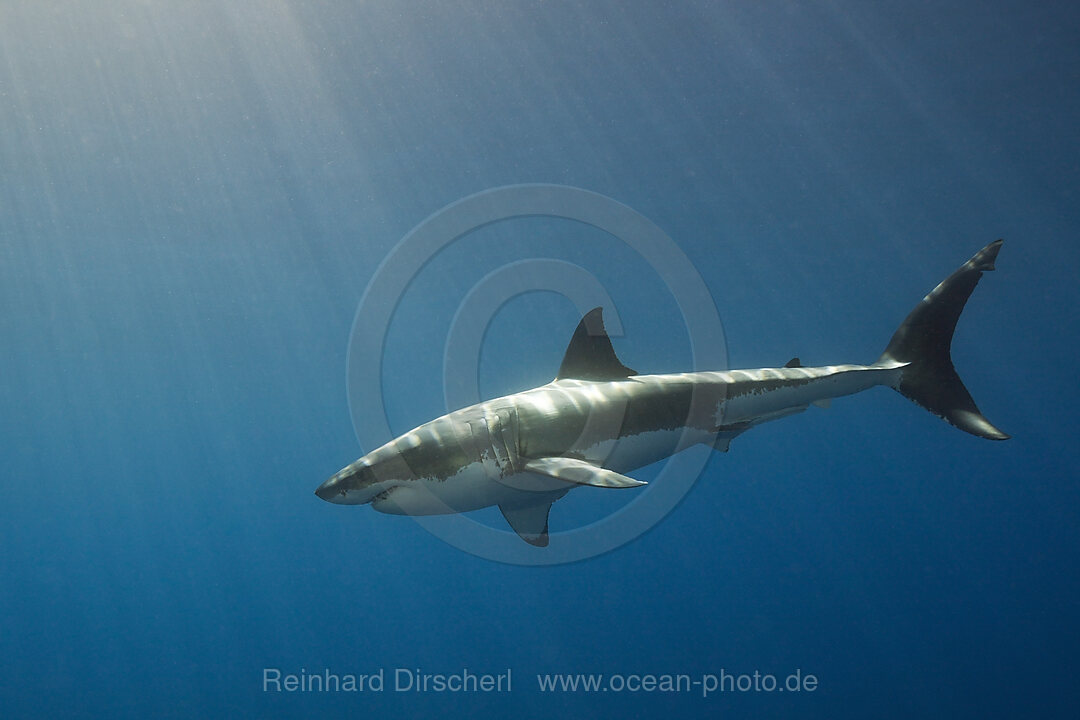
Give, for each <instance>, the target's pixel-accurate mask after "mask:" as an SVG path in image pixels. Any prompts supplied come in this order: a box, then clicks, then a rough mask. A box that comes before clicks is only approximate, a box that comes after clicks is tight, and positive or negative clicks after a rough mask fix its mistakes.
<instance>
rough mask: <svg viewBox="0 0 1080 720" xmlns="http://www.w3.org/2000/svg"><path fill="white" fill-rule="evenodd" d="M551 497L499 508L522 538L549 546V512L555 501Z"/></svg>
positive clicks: (542, 545)
mask: <svg viewBox="0 0 1080 720" xmlns="http://www.w3.org/2000/svg"><path fill="white" fill-rule="evenodd" d="M550 497H551V496H550V495H548V496H547V498H545V499H542V500H539V501H537V502H534V503H529V504H525V505H500V506H499V510H501V511H502V514H503V517H504V518H506V522H508V523H510V527H512V528H513V529H514V532H516V533H517V534H518V536H519V537H520V538H521V539H522V540H524V541H525V542H527V543H529V544H530V545H535V546H536V547H547V545H548V513H550V512H551V505H552V503H554V502H555V501H554V500H551V499H550Z"/></svg>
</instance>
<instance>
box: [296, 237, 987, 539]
mask: <svg viewBox="0 0 1080 720" xmlns="http://www.w3.org/2000/svg"><path fill="white" fill-rule="evenodd" d="M1001 245H1002V241H1001V240H997V241H995V242H992V243H990V244H989V245H987V246H986V247H985V248H983V249H982V250H980V251H979V252H978V253H976V254H975V256H974V257H972V258H971V260H969V261H968V262H966V263H965V264H964V265H962V266H961V267H960V268H959V269H958V270H957V271H956V272H954V273H953V274H952V275H950V276H949V277H948V278H946V279H945V280H944V281H943V282H942V283H941V284H939V285H938V286H937V287H936V288H935V289H934V290H933V291H931V292H930V293H929V294H928V295H927V296H926V297H925V298H923V300H922V301H921V302H920V303H919V304H918V305H917V306H916V307H915V309H914V310H912V311H911V313H910V314H909V315H908V317H907V318H906V319H905V321H904V322H903V323H902V324H901V325H900V327H899V329H897V331H896V333H895V334H894V335H893V338H892V340H891V341H890V343H889V345H888V347H887V348H886V350H885V352H884V353H883V354H882V355H881V357H879V358H878V360H877V361H876V362H874V363H873V364H871V365H828V366H823V367H802V366H801V363H800V362H799V360H798V358H795V359H793V360H791V361H790V362H788V363H787V364H786V365H785V366H784V367H779V368H759V369H754V370H731V371H726V372H695V373H675V374H664V375H638V374H637V373H635V372H634V371H633V370H631V369H630V368H628V367H626V366H625V365H623V364H622V362H620V361H619V359H618V357H616V355H615V351H614V349H613V347H612V345H611V340H610V339H609V338H608V336H607V333H606V332H605V331H604V325H603V314H602V313H603V311H602V309H601V308H595V309H593V310H591V311H590V312H589V313H587V314H586V315H585V316H584V317H583V318H582V320H581V322H580V324H579V325H578V327H577V330H576V331H575V332H574V335H573V337H572V338H571V340H570V343H569V346H568V348H567V351H566V355H565V357H564V359H563V363H562V366H561V367H560V369H559V373H558V375H557V376H556V378H555V380H553V381H552V382H550V383H548V384H547V385H543V386H541V387H538V388H534V389H532V390H526V391H525V392H520V393H516V394H513V395H507V396H504V397H500V398H496V399H494V400H488V401H486V402H482V403H478V404H476V405H472V406H469V407H466V408H462V409H460V410H456V411H454V412H451V413H449V414H447V415H443V416H442V417H439V418H436V419H434V420H432V421H430V422H427V423H424V424H423V425H420V426H419V427H417V428H415V429H413V430H410V431H409V432H407V433H405V434H404V435H401V436H400V437H398V438H396V439H394V440H392V441H391V442H389V443H387V444H385V445H383V446H382V447H380V448H378V449H376V450H374V451H372V452H370V453H368V454H367V455H364V456H363V457H361V458H360V459H359V460H357V461H356V462H354V463H352V464H350V465H348V466H347V467H345V468H343V469H342V470H341V471H340V472H338V473H336V474H335V475H333V476H332V477H331V478H330V479H329V480H327V481H326V482H325V483H323V484H322V485H321V486H320V487H319V488H318V489H317V490H316V491H315V493H316V495H318V496H319V497H320V498H322V499H323V500H326V501H328V502H331V503H336V504H341V505H367V504H370V505H371V506H372V507H373V508H374V509H375V510H377V511H379V512H383V513H389V514H395V515H433V514H447V513H460V512H469V511H472V510H478V509H480V508H484V507H490V506H498V507H499V509H500V510H501V511H502V513H503V516H504V517H505V518H506V520H507V522H508V523H509V524H510V526H511V527H512V528H513V529H514V530H515V532H517V534H518V535H519V536H520V537H521V538H522V539H523V540H525V541H526V542H528V543H530V544H532V545H536V546H540V547H543V546H546V545H547V544H548V515H549V512H550V509H551V505H552V504H553V503H554V502H555V501H556V500H558V499H560V498H561V497H563V496H564V495H566V493H567V492H569V491H570V490H572V489H573V488H575V487H578V486H582V485H588V486H592V487H600V488H613V489H614V488H634V487H640V486H642V485H644V484H645V483H643V482H641V481H639V480H634V479H633V478H631V477H629V476H628V473H630V472H632V471H633V470H635V469H637V468H641V467H644V466H646V465H649V464H652V463H654V462H657V461H659V460H662V459H664V458H666V457H668V456H670V455H672V454H674V453H677V452H679V451H681V450H684V449H686V448H688V447H690V446H692V445H696V444H706V445H710V446H712V447H714V448H716V449H717V450H721V451H727V449H728V446H729V444H730V442H731V440H732V439H733V438H735V437H736V436H738V435H740V434H741V433H743V432H746V431H747V430H749V429H751V428H753V427H755V426H757V425H760V424H761V423H764V422H768V421H771V420H777V419H780V418H783V417H787V416H789V415H792V414H795V413H799V412H802V411H804V410H806V409H807V408H808V407H810V406H811V405H825V404H827V403H828V402H829V401H830V400H831V399H832V398H836V397H842V396H845V395H853V394H855V393H859V392H862V391H863V390H867V389H869V388H872V387H876V386H878V385H884V386H886V387H891V388H893V389H895V390H897V391H898V392H900V393H901V394H903V395H904V396H906V397H908V398H909V399H911V400H912V401H914V402H916V403H917V404H919V405H922V406H923V407H925V408H926V409H927V410H929V411H931V412H932V413H934V414H936V415H938V416H940V417H942V418H943V419H945V420H946V421H947V422H949V423H951V424H953V425H955V426H956V427H958V428H959V429H961V430H964V431H965V432H968V433H971V434H973V435H976V436H979V437H983V438H987V439H992V440H1004V439H1007V438H1008V435H1006V434H1005V433H1003V432H1001V431H1000V430H998V429H997V428H996V427H994V426H993V425H992V424H991V423H990V422H989V421H988V420H987V419H986V418H985V417H983V415H982V413H980V412H979V410H978V408H977V407H976V405H975V403H974V401H973V400H972V398H971V395H970V394H969V393H968V391H967V389H966V388H965V387H964V385H963V383H962V382H961V380H960V378H959V376H958V375H957V374H956V371H955V369H954V367H953V365H952V360H951V357H950V346H951V342H952V335H953V331H954V329H955V325H956V321H957V319H958V318H959V317H960V313H961V311H962V310H963V307H964V305H965V303H966V302H967V299H968V297H969V296H970V295H971V292H972V290H974V288H975V285H976V284H977V283H978V281H979V278H980V277H981V275H982V273H983V272H985V271H989V270H993V269H994V260H995V259H996V257H997V254H998V251H999V250H1000V248H1001Z"/></svg>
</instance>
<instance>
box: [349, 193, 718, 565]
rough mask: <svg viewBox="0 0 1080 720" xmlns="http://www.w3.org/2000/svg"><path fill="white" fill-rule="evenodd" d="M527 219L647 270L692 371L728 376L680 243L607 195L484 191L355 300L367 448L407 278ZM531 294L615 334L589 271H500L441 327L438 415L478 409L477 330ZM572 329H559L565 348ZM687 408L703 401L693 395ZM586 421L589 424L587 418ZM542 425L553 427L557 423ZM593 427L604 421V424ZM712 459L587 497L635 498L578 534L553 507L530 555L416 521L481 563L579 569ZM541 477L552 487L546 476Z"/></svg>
mask: <svg viewBox="0 0 1080 720" xmlns="http://www.w3.org/2000/svg"><path fill="white" fill-rule="evenodd" d="M526 217H548V218H559V219H564V220H570V221H574V222H579V223H583V224H585V225H588V226H591V227H594V228H597V229H599V230H602V231H604V232H606V233H608V234H610V235H611V236H613V237H615V238H618V239H619V240H621V241H622V242H624V243H625V244H626V245H627V246H629V247H630V248H631V249H633V250H634V251H635V252H637V253H638V254H639V255H640V256H641V257H642V258H643V259H644V260H645V261H646V262H647V263H648V265H649V266H650V268H651V269H652V270H653V271H655V272H656V274H657V276H658V277H659V278H660V280H661V281H662V282H663V284H664V285H665V286H666V287H667V289H668V290H669V291H670V293H671V295H672V297H673V298H674V300H675V302H676V304H677V306H678V308H679V311H680V313H681V315H682V319H683V323H684V325H685V328H686V331H687V334H688V336H689V338H690V348H691V357H692V364H693V367H692V368H691V369H692V370H693V371H703V370H713V371H715V370H725V369H727V347H726V343H725V340H724V332H723V327H722V324H721V322H720V316H719V313H718V312H717V309H716V304H715V302H714V301H713V299H712V296H711V295H710V294H709V291H708V289H707V287H706V285H705V282H704V280H702V278H701V275H700V274H699V273H698V272H697V270H696V269H695V268H694V266H693V263H691V262H690V260H689V258H687V256H686V255H685V254H684V253H683V252H682V250H681V249H680V248H679V246H678V245H676V244H675V242H674V241H673V240H671V238H669V237H668V236H667V235H666V234H665V233H664V232H663V231H662V230H661V229H660V228H659V227H657V226H656V225H655V224H654V223H653V222H651V221H650V220H649V219H648V218H646V217H644V216H643V215H641V214H640V213H638V212H636V211H634V210H632V209H631V208H629V207H627V206H626V205H623V204H622V203H619V202H617V201H615V200H613V199H611V198H609V197H606V196H604V195H600V194H598V193H594V192H590V191H587V190H582V189H580V188H574V187H568V186H564V185H541V184H536V185H511V186H505V187H499V188H494V189H491V190H486V191H484V192H480V193H477V194H475V195H470V196H469V197H466V198H463V199H461V200H459V201H457V202H455V203H452V204H451V205H448V206H446V207H445V208H443V209H442V210H439V211H438V212H436V213H435V214H434V215H431V216H430V217H428V218H427V219H426V220H424V221H423V222H422V223H420V224H419V225H418V226H417V227H415V228H414V229H413V230H412V231H411V232H409V233H408V234H407V235H406V236H405V237H404V238H402V240H401V241H400V242H399V243H398V244H397V245H396V246H395V247H394V249H393V250H392V251H391V252H390V254H389V255H388V256H387V257H386V259H385V260H383V262H382V264H381V265H380V266H379V267H378V269H377V270H376V271H375V275H374V277H372V279H371V282H370V283H369V284H368V286H367V288H366V289H365V291H364V294H363V296H362V298H361V300H360V304H359V306H358V307H357V310H356V316H355V318H354V320H353V326H352V331H351V333H350V337H349V350H348V360H347V392H348V400H349V410H350V414H351V417H352V422H353V427H354V429H355V431H356V435H357V438H358V439H359V440H360V443H361V445H362V446H363V447H364V448H366V449H367V450H368V451H371V450H373V449H375V448H377V447H379V446H381V445H383V444H385V443H387V442H389V441H391V440H392V439H393V438H394V434H393V433H392V431H391V429H390V426H389V422H388V420H387V413H386V409H385V404H384V396H383V383H382V378H383V372H382V369H383V368H382V365H383V348H384V346H385V342H386V337H387V333H388V331H389V328H390V324H391V321H392V319H393V315H394V311H395V309H396V308H397V306H398V303H399V302H400V301H401V299H402V297H403V296H404V294H405V292H406V290H407V289H408V288H409V287H410V285H411V284H412V282H413V279H414V278H415V277H416V276H417V275H418V274H419V273H420V271H421V270H422V269H423V268H424V267H425V266H426V265H427V264H428V262H429V261H431V259H432V258H434V257H435V256H436V255H437V254H438V253H439V252H440V251H442V250H443V249H445V248H447V247H448V246H450V245H452V244H453V243H454V242H456V241H458V240H459V239H461V238H462V237H464V236H465V235H468V234H469V233H471V232H473V231H475V230H478V229H480V228H483V227H486V226H489V225H492V224H494V223H500V222H506V221H512V220H514V219H517V218H526ZM534 291H548V292H555V293H558V294H560V295H562V296H564V297H566V298H568V299H569V300H570V301H571V302H572V303H574V306H575V307H576V308H577V309H578V310H579V312H580V314H581V315H584V314H585V313H586V312H587V311H589V310H590V309H592V308H594V307H597V306H600V307H603V308H604V315H605V321H606V322H605V325H606V327H607V330H608V333H609V334H610V335H612V336H618V335H621V334H622V323H621V320H620V317H619V314H618V309H617V308H616V307H615V303H614V302H613V301H612V299H611V297H610V295H609V294H608V292H607V291H606V290H605V288H604V287H603V285H602V284H601V283H600V281H599V280H598V279H597V278H596V277H595V276H594V275H593V274H592V273H590V272H589V271H588V270H587V269H585V268H582V267H580V266H579V265H575V264H574V263H569V262H566V261H563V260H556V259H551V258H535V257H534V258H523V259H521V260H518V261H515V262H512V263H509V264H507V265H504V266H502V267H500V268H498V269H496V270H494V271H493V272H490V273H489V274H488V275H486V276H485V277H484V278H483V279H482V280H480V281H479V282H478V283H476V285H474V286H473V287H472V288H471V289H470V291H469V292H468V293H467V294H466V296H465V298H464V299H463V300H462V301H461V302H460V304H459V306H458V307H457V310H456V313H455V315H454V319H453V321H452V323H451V325H450V327H449V329H448V332H447V337H446V344H445V349H444V354H443V378H444V382H443V386H444V393H445V398H446V404H447V412H450V411H452V410H457V409H459V408H462V407H466V406H469V405H472V404H475V403H479V402H480V401H481V398H480V392H479V362H480V351H481V348H482V345H483V340H484V335H485V333H486V331H487V328H488V327H489V325H490V323H491V321H492V319H493V318H494V317H495V315H496V314H497V313H498V311H499V309H500V308H501V307H502V306H503V305H505V304H506V302H508V301H509V300H511V299H513V298H514V297H517V296H519V295H522V294H525V293H529V292H534ZM571 330H572V328H567V335H566V339H567V340H568V339H569V337H570V331H571ZM694 400H699V401H700V400H703V398H699V397H697V394H696V393H695V398H694ZM694 400H692V401H691V406H693V405H694ZM713 401H714V402H715V399H714V400H713ZM713 412H715V409H713ZM589 420H590V422H592V418H591V416H590V419H589ZM552 422H558V418H553V419H552ZM598 422H604V423H611V420H610V417H609V418H608V419H605V420H599V421H598ZM587 424H588V423H587ZM519 441H520V439H519ZM481 451H482V450H481ZM710 452H711V448H710V447H708V446H706V445H696V446H694V447H690V448H689V449H686V450H684V451H682V452H679V453H677V454H675V455H672V456H671V457H670V458H669V459H668V460H667V461H666V462H665V464H664V465H663V467H662V469H661V470H660V472H659V474H658V475H657V476H656V478H655V479H654V480H652V481H651V482H650V483H649V484H648V485H646V486H643V487H641V488H637V489H632V490H618V491H615V490H603V491H601V490H592V491H593V492H632V493H635V494H636V496H635V497H634V498H633V499H632V500H631V501H630V502H629V503H627V504H626V505H624V506H623V507H621V508H619V509H618V510H616V511H614V512H612V513H611V514H610V515H607V516H606V517H603V518H601V519H599V520H596V521H594V522H591V523H589V524H587V525H584V526H581V527H576V528H560V526H559V518H558V507H559V505H558V503H556V504H555V505H554V507H553V509H552V512H551V518H550V524H549V534H550V544H549V545H548V546H547V547H534V546H533V545H530V544H527V543H525V542H523V541H522V540H521V539H520V538H519V537H518V536H517V534H515V533H514V532H513V531H512V530H511V529H510V528H509V527H507V528H506V529H505V530H502V529H498V528H495V527H492V526H489V525H486V524H483V523H481V522H478V521H476V520H474V519H472V518H470V517H469V515H468V514H467V513H466V514H460V513H449V514H444V515H416V516H414V518H415V519H416V520H417V521H418V522H420V523H421V524H422V525H423V526H424V527H425V528H426V529H427V530H428V531H429V532H431V533H432V534H433V535H435V536H437V537H439V538H441V539H442V540H443V541H445V542H447V543H449V544H451V545H453V546H454V547H457V548H459V549H461V550H464V551H466V552H468V553H471V554H473V555H477V556H479V557H483V558H487V559H489V560H494V561H498V562H504V563H512V564H519V565H555V564H561V563H568V562H575V561H578V560H584V559H586V558H589V557H594V556H596V555H600V554H602V553H605V552H608V551H610V550H613V549H615V548H617V547H619V546H621V545H624V544H626V543H627V542H630V541H631V540H633V539H635V538H637V537H639V536H640V535H642V534H643V533H645V532H646V531H648V530H649V529H650V528H652V527H653V526H654V525H656V524H657V523H658V522H660V520H661V519H663V518H664V517H665V516H666V515H667V514H668V513H669V512H670V511H671V510H672V509H673V508H674V507H675V506H676V505H677V504H678V503H679V501H680V500H682V498H683V497H684V496H685V495H686V493H687V492H689V490H690V488H691V487H692V486H693V484H694V482H695V481H696V480H697V478H698V476H699V475H700V473H701V471H702V470H703V469H704V467H705V463H706V462H707V460H708V457H709V453H710ZM544 480H547V481H548V483H549V484H550V479H549V478H544ZM446 482H453V479H452V478H451V479H450V480H447V481H446ZM503 482H504V483H505V484H506V485H508V486H511V487H518V486H522V487H525V486H527V485H528V483H529V477H528V476H522V477H511V478H508V479H506V480H504V481H503ZM544 489H547V490H550V487H545V488H544Z"/></svg>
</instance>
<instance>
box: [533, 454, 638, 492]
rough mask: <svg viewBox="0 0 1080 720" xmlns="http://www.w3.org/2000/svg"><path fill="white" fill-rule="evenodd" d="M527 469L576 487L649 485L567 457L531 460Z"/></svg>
mask: <svg viewBox="0 0 1080 720" xmlns="http://www.w3.org/2000/svg"><path fill="white" fill-rule="evenodd" d="M525 469H526V470H528V471H529V472H534V473H536V474H538V475H547V476H548V477H553V478H557V479H559V480H563V481H565V482H569V483H574V484H575V485H592V486H593V487H601V488H630V487H641V486H642V485H647V484H648V483H646V482H643V481H641V480H635V479H634V478H631V477H626V476H625V475H620V474H619V473H617V472H612V471H611V470H605V469H604V468H602V467H597V466H596V465H593V464H591V463H587V462H585V461H584V460H576V459H574V458H567V457H546V458H538V459H536V460H530V461H529V462H527V463H525Z"/></svg>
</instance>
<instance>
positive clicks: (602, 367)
mask: <svg viewBox="0 0 1080 720" xmlns="http://www.w3.org/2000/svg"><path fill="white" fill-rule="evenodd" d="M631 375H637V373H636V372H634V371H633V370H631V369H630V368H628V367H626V366H625V365H623V364H622V363H621V362H619V358H618V357H617V356H616V355H615V349H614V348H612V347H611V339H610V338H608V334H607V330H605V329H604V309H603V308H599V307H598V308H593V309H592V310H590V311H589V312H587V313H586V314H585V317H583V318H581V322H580V323H578V326H577V330H575V331H574V336H573V337H572V338H570V345H569V346H567V348H566V354H565V355H564V356H563V361H562V365H561V366H560V367H559V374H558V375H557V376H556V378H555V379H556V380H565V379H568V378H569V379H573V380H596V381H601V382H603V381H605V380H622V379H624V378H628V377H630V376H631Z"/></svg>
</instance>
